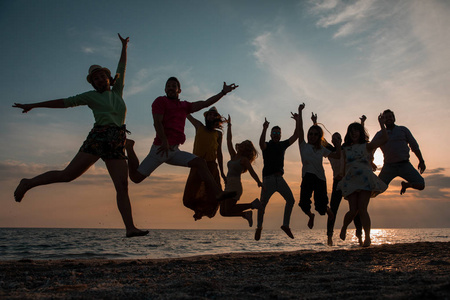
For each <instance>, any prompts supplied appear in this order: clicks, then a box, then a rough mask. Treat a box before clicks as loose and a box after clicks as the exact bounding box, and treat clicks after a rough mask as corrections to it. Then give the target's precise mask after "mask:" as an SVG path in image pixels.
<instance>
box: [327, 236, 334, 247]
mask: <svg viewBox="0 0 450 300" xmlns="http://www.w3.org/2000/svg"><path fill="white" fill-rule="evenodd" d="M327 244H328V246H333V237H332V236H328V241H327Z"/></svg>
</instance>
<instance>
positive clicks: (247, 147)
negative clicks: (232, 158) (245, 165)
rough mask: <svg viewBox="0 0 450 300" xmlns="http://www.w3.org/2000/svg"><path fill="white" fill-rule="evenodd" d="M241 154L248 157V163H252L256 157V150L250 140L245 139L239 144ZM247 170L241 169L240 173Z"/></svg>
mask: <svg viewBox="0 0 450 300" xmlns="http://www.w3.org/2000/svg"><path fill="white" fill-rule="evenodd" d="M239 148H240V150H241V155H242V156H244V157H245V158H247V159H248V161H249V162H250V163H253V162H254V161H255V159H256V158H257V157H258V151H256V148H255V146H253V143H252V142H251V141H250V140H245V141H243V142H242V143H241V145H240V147H239ZM246 171H247V170H243V171H242V173H245V172H246Z"/></svg>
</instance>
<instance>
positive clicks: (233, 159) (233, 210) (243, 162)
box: [220, 115, 263, 227]
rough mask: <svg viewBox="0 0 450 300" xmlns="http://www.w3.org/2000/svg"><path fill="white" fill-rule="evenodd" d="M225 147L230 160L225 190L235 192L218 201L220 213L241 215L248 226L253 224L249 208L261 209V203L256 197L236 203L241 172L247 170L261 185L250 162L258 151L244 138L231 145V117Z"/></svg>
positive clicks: (240, 189)
mask: <svg viewBox="0 0 450 300" xmlns="http://www.w3.org/2000/svg"><path fill="white" fill-rule="evenodd" d="M227 123H228V126H227V147H228V152H229V154H230V160H229V161H228V163H227V166H228V173H227V181H226V184H225V192H235V196H232V197H229V198H227V199H225V200H223V201H222V202H221V203H220V214H221V215H222V216H224V217H242V218H244V219H246V220H247V221H248V225H249V226H250V227H252V226H253V214H252V211H251V210H250V209H261V208H262V205H261V202H260V201H259V199H258V198H256V199H255V200H253V201H252V202H251V203H245V204H237V202H238V201H239V199H240V197H241V195H242V182H241V174H243V173H245V172H246V171H248V172H249V173H250V175H251V176H252V178H253V179H254V180H255V181H256V183H257V184H258V186H259V187H263V184H262V182H261V181H260V180H259V177H258V175H257V174H256V173H255V171H254V170H253V167H252V162H253V161H254V160H255V159H256V157H257V155H258V152H257V151H256V149H255V147H254V146H253V143H252V142H251V141H249V140H245V141H243V142H241V143H238V144H236V150H235V149H234V147H233V141H232V133H231V117H230V115H228V120H227Z"/></svg>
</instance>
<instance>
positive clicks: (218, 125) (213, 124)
mask: <svg viewBox="0 0 450 300" xmlns="http://www.w3.org/2000/svg"><path fill="white" fill-rule="evenodd" d="M224 121H225V119H224V118H223V117H222V116H221V115H219V114H218V115H217V117H216V118H215V119H214V120H212V121H208V120H207V118H206V116H205V126H206V128H208V129H210V130H213V129H219V130H222V127H223V126H222V124H223V122H224Z"/></svg>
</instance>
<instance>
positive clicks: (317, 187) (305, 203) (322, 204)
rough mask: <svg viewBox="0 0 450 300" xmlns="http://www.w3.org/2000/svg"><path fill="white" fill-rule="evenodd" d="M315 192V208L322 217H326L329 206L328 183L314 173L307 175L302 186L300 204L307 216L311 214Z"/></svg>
mask: <svg viewBox="0 0 450 300" xmlns="http://www.w3.org/2000/svg"><path fill="white" fill-rule="evenodd" d="M313 192H314V208H315V210H316V211H317V212H318V213H319V214H320V215H324V214H325V213H326V212H327V206H328V196H327V182H326V181H324V180H321V179H319V178H318V177H317V176H316V175H314V174H312V173H306V174H305V176H304V177H303V180H302V185H301V186H300V203H299V204H298V205H299V206H300V208H301V209H302V211H303V212H304V213H306V214H308V213H309V212H311V203H312V202H311V197H312V194H313Z"/></svg>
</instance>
